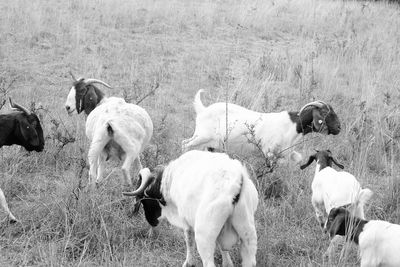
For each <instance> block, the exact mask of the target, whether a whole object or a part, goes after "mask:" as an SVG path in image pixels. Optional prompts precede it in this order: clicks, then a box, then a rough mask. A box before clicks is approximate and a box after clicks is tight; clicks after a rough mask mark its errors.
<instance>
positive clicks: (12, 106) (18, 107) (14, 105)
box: [8, 97, 31, 115]
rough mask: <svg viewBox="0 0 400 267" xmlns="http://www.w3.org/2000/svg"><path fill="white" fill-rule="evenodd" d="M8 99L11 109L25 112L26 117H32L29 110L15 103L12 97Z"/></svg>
mask: <svg viewBox="0 0 400 267" xmlns="http://www.w3.org/2000/svg"><path fill="white" fill-rule="evenodd" d="M8 99H9V100H10V107H11V108H14V109H19V110H20V111H22V112H24V113H25V114H26V115H31V112H30V111H29V110H28V109H27V108H25V107H23V106H21V105H19V104H17V103H15V102H13V101H12V100H11V97H9V98H8Z"/></svg>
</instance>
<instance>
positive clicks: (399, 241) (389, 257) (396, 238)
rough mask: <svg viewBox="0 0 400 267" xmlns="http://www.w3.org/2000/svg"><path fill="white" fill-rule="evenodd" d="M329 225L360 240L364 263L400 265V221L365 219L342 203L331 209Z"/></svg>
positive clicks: (371, 266)
mask: <svg viewBox="0 0 400 267" xmlns="http://www.w3.org/2000/svg"><path fill="white" fill-rule="evenodd" d="M325 229H326V230H327V231H328V232H329V235H330V237H331V238H333V237H334V236H336V235H341V236H347V238H348V239H349V240H351V241H353V242H354V243H356V244H358V246H359V251H360V257H361V267H378V266H386V267H398V266H400V225H398V224H392V223H389V222H386V221H380V220H370V221H367V220H364V219H363V218H359V217H357V216H353V215H352V214H351V213H350V212H349V211H348V210H346V209H344V208H342V207H340V208H334V209H332V210H331V211H330V213H329V216H328V220H327V222H326V225H325Z"/></svg>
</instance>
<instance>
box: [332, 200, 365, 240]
mask: <svg viewBox="0 0 400 267" xmlns="http://www.w3.org/2000/svg"><path fill="white" fill-rule="evenodd" d="M367 223H368V221H367V220H363V219H361V218H358V217H354V216H352V215H351V214H350V212H349V211H348V210H346V209H345V208H343V207H340V208H334V209H332V210H331V211H330V213H329V216H328V220H327V223H326V229H327V230H328V232H329V235H330V237H331V238H333V237H334V236H335V235H341V236H347V237H348V239H349V240H351V241H353V242H354V243H356V244H358V241H359V236H360V233H361V232H362V231H363V229H364V226H365V224H367Z"/></svg>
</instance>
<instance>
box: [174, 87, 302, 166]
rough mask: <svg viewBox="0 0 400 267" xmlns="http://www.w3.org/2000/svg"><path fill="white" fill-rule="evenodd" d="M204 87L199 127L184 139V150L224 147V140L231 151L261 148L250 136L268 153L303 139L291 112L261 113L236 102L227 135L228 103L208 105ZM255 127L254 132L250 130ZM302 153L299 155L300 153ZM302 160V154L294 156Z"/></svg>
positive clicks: (197, 106) (198, 111)
mask: <svg viewBox="0 0 400 267" xmlns="http://www.w3.org/2000/svg"><path fill="white" fill-rule="evenodd" d="M201 92H203V90H202V89H201V90H199V91H198V92H197V94H196V96H195V100H194V107H195V110H196V114H197V117H196V129H195V132H194V134H193V136H192V137H191V138H189V139H186V140H184V141H183V142H182V149H183V151H187V150H190V149H204V148H206V147H214V148H219V149H223V144H224V143H225V140H227V141H228V148H229V150H230V151H234V152H236V153H239V154H242V153H243V152H253V151H255V150H258V148H257V147H256V146H255V145H254V144H252V143H249V140H252V141H255V142H258V141H260V146H261V150H262V153H263V154H264V155H265V156H268V155H275V156H279V155H278V153H279V152H281V151H282V150H284V149H286V148H289V147H291V146H292V145H293V144H294V143H296V141H298V140H299V139H300V137H301V136H302V134H301V133H300V134H299V133H297V131H296V123H294V122H292V121H291V120H290V116H289V113H288V112H287V111H282V112H278V113H260V112H255V111H252V110H248V109H246V108H243V107H241V106H238V105H235V104H228V138H226V103H215V104H212V105H210V106H208V107H205V106H204V105H203V104H202V102H201V99H200V94H201ZM249 127H250V128H251V127H254V128H253V129H254V135H251V134H250V132H249ZM299 156H300V157H299ZM292 158H293V159H294V160H296V161H298V162H299V161H301V155H300V154H298V153H297V154H295V156H294V157H292Z"/></svg>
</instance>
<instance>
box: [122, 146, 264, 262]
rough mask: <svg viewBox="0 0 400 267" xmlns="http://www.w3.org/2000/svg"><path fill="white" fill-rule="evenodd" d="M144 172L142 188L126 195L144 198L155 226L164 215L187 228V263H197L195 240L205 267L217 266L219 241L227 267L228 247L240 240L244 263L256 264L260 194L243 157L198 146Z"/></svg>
mask: <svg viewBox="0 0 400 267" xmlns="http://www.w3.org/2000/svg"><path fill="white" fill-rule="evenodd" d="M140 176H141V185H140V187H139V188H138V189H137V190H136V191H134V192H130V193H124V194H125V195H127V196H137V197H138V198H142V199H143V200H142V203H143V207H144V211H145V215H146V219H147V221H148V222H149V223H150V224H151V225H152V226H156V225H157V224H158V219H159V218H160V216H161V217H165V218H167V219H168V221H169V222H170V223H172V224H174V225H175V226H177V227H179V228H181V229H183V230H184V233H185V241H186V249H187V254H186V261H185V263H184V264H183V266H194V262H195V260H194V249H195V242H196V245H197V249H198V252H199V254H200V257H201V259H202V262H203V266H205V267H211V266H215V264H214V251H215V247H216V245H218V247H219V249H220V250H221V253H222V259H223V266H233V263H232V260H231V258H230V256H229V252H228V250H230V249H231V248H232V246H233V245H235V244H236V243H237V242H238V241H240V244H241V256H242V266H245V267H247V266H256V250H257V233H256V229H255V224H254V213H255V211H256V208H257V205H258V193H257V190H256V188H255V186H254V184H253V182H252V181H251V180H250V178H249V174H248V172H247V170H246V168H245V167H244V166H243V165H242V164H241V163H240V162H239V161H238V160H233V159H231V158H229V156H228V155H226V154H223V153H211V152H207V151H198V150H193V151H189V152H186V153H184V154H183V155H181V156H180V157H179V158H178V159H176V160H174V161H172V162H170V163H169V164H168V165H167V166H166V167H165V168H163V167H158V168H156V169H155V171H150V170H149V169H148V168H145V169H142V170H141V171H140Z"/></svg>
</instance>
